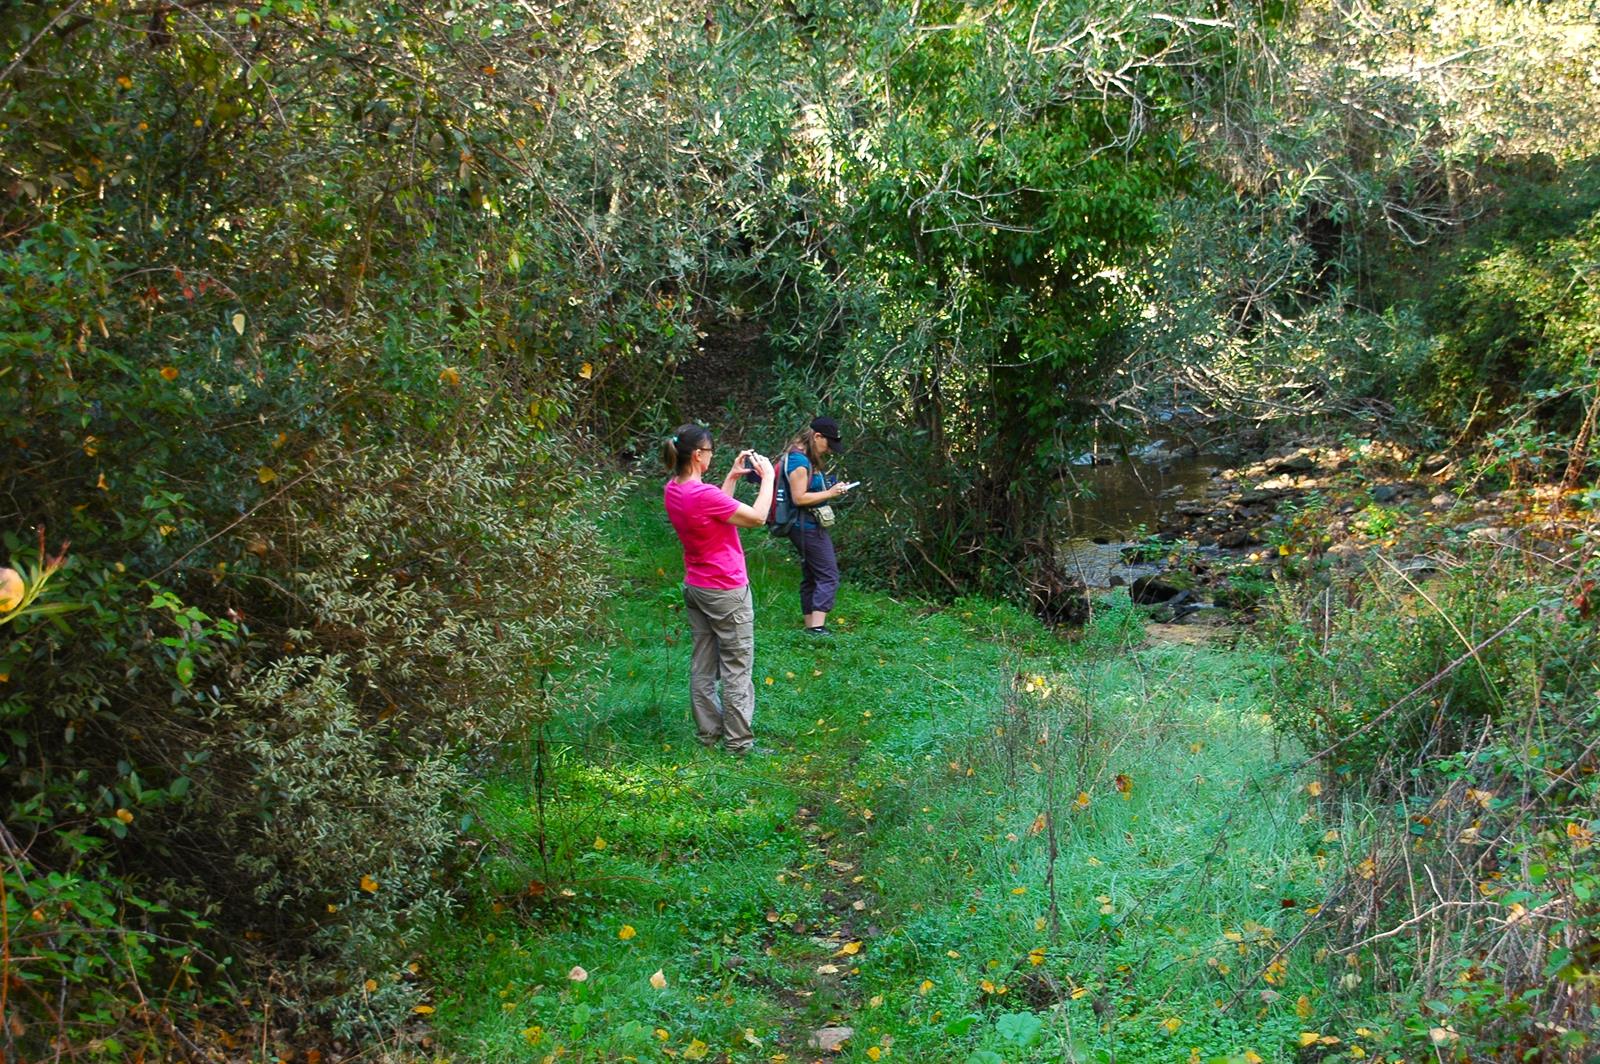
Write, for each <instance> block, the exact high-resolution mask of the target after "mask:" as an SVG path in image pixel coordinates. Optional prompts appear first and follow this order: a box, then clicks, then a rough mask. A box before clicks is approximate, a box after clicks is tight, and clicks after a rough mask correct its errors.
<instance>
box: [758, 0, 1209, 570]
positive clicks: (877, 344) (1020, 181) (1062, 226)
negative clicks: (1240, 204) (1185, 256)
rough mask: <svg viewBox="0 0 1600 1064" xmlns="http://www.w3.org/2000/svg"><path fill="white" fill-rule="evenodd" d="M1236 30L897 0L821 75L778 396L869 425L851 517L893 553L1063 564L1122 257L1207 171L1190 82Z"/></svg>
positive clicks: (1095, 12)
mask: <svg viewBox="0 0 1600 1064" xmlns="http://www.w3.org/2000/svg"><path fill="white" fill-rule="evenodd" d="M1230 33H1231V28H1230V24H1229V23H1228V22H1227V21H1226V20H1222V19H1218V18H1215V17H1214V16H1213V14H1212V13H1211V12H1210V11H1209V10H1208V9H1204V8H1203V6H1202V5H1194V6H1193V7H1190V6H1187V5H1183V4H1178V5H1159V4H1154V3H1139V4H1134V5H1109V4H1096V3H1075V4H1073V3H1069V4H1057V3H1024V4H964V3H963V4H926V3H923V4H915V5H888V6H886V7H883V8H881V9H879V10H878V11H877V13H876V15H875V17H874V18H873V20H872V21H871V22H870V24H867V25H865V26H864V28H863V30H862V31H861V32H859V33H857V34H856V35H855V36H854V39H855V40H856V41H858V42H859V43H858V47H857V49H856V51H855V52H854V53H853V54H852V55H851V56H850V57H849V61H848V63H845V62H842V61H841V62H840V63H839V64H838V68H837V69H838V73H837V75H836V76H830V77H829V79H828V80H827V81H826V82H820V80H819V84H820V85H821V90H819V91H817V92H816V93H815V95H814V98H813V101H812V102H810V103H809V104H808V105H806V106H805V107H804V108H803V110H802V123H801V127H800V129H799V136H798V138H797V139H798V141H799V145H798V146H799V149H800V153H799V157H798V159H797V167H798V169H799V171H800V172H801V173H803V174H804V175H805V176H806V179H807V180H808V181H810V182H811V183H812V185H813V188H814V189H815V193H814V195H813V198H812V201H811V204H812V207H811V217H809V218H807V219H806V221H807V223H808V224H809V225H810V227H811V228H810V230H809V232H812V233H820V234H821V235H820V239H819V241H818V246H817V248H816V250H815V251H813V252H811V254H810V256H809V260H808V261H809V263H810V267H811V268H810V269H809V271H807V272H804V273H803V274H802V275H801V280H802V282H803V286H797V288H798V291H799V292H800V293H801V296H800V298H801V299H802V300H804V301H809V302H810V303H812V304H813V307H814V309H813V313H812V314H811V315H810V316H809V317H807V318H806V319H804V320H803V321H800V322H798V323H797V326H796V327H795V328H794V329H792V330H790V331H789V332H787V333H786V334H785V337H784V339H785V340H787V341H788V342H789V351H790V358H791V362H790V366H791V373H790V375H789V377H788V378H787V379H788V381H789V383H790V385H791V386H792V387H791V388H790V389H789V390H788V391H785V392H784V393H783V401H784V403H785V404H787V405H790V406H793V407H794V408H795V409H794V410H793V411H792V414H793V416H794V417H795V418H798V416H799V415H800V414H802V413H803V412H804V409H805V405H806V404H812V408H813V409H814V408H815V404H819V403H825V404H827V405H829V406H830V407H831V408H832V409H833V410H834V411H835V412H838V413H841V414H842V415H843V416H844V417H845V418H846V419H847V420H849V421H850V422H851V423H852V430H853V431H854V432H856V433H858V434H860V436H861V437H864V440H863V447H862V448H861V451H860V452H858V453H860V454H861V456H860V458H859V459H853V461H855V462H856V465H854V466H853V468H854V469H856V470H858V471H859V472H861V473H862V475H866V476H869V477H870V479H871V480H872V482H873V488H872V493H871V494H872V500H873V501H872V503H871V505H870V506H866V507H865V508H864V509H862V510H860V511H858V512H859V518H857V519H855V520H854V521H853V523H854V524H855V530H854V531H853V532H852V536H851V539H852V542H853V545H854V547H855V549H856V550H858V551H859V552H861V553H862V554H865V555H868V556H871V557H872V558H873V560H874V562H875V563H876V564H877V568H878V571H880V572H882V573H885V574H887V575H888V577H889V578H890V579H903V580H906V581H908V582H910V583H913V584H918V585H920V586H922V587H924V588H925V589H927V590H939V591H944V592H949V591H952V590H965V589H968V588H971V587H974V586H980V585H981V586H988V587H991V588H994V589H1004V590H1006V591H1008V592H1011V591H1015V590H1017V589H1018V588H1019V587H1021V586H1022V585H1023V584H1029V585H1033V586H1035V588H1036V589H1037V590H1047V589H1048V585H1049V584H1050V582H1051V580H1052V576H1051V574H1049V573H1045V572H1037V571H1035V569H1036V568H1037V567H1038V566H1039V565H1045V566H1048V558H1049V556H1050V553H1051V551H1050V548H1049V543H1050V540H1051V539H1052V538H1053V536H1054V535H1055V527H1054V524H1055V522H1054V512H1053V508H1054V499H1055V498H1056V493H1057V490H1058V489H1059V486H1060V484H1061V483H1062V481H1063V479H1064V473H1063V470H1064V469H1065V468H1066V462H1067V460H1068V459H1069V458H1070V457H1071V455H1072V454H1073V453H1074V452H1075V448H1079V447H1081V446H1082V444H1083V442H1084V441H1085V439H1086V438H1087V437H1088V436H1089V434H1090V433H1091V431H1092V425H1093V420H1094V417H1095V399H1096V398H1097V396H1098V394H1099V389H1100V388H1101V386H1102V385H1103V383H1104V380H1105V375H1106V374H1107V372H1108V371H1109V370H1110V369H1111V368H1112V367H1114V366H1115V365H1116V364H1117V361H1118V359H1119V357H1120V353H1121V352H1122V350H1123V348H1124V345H1125V343H1126V337H1127V335H1128V328H1129V324H1130V322H1131V320H1132V318H1133V316H1134V315H1135V314H1136V313H1137V310H1138V305H1137V303H1136V302H1135V301H1134V299H1133V297H1134V296H1135V295H1136V290H1135V288H1134V287H1133V286H1132V284H1131V280H1132V277H1133V274H1132V271H1133V270H1134V269H1135V268H1137V267H1138V266H1139V265H1140V263H1141V262H1142V261H1143V259H1144V257H1145V256H1146V254H1147V253H1148V249H1149V248H1150V246H1151V244H1152V241H1153V240H1154V239H1155V238H1156V237H1157V236H1158V235H1159V233H1160V229H1159V222H1160V218H1161V214H1160V208H1161V205H1162V203H1163V202H1164V201H1165V200H1166V199H1167V198H1168V197H1169V196H1170V195H1172V194H1173V193H1175V192H1177V191H1178V190H1181V189H1183V188H1185V187H1186V186H1187V184H1188V183H1189V181H1190V180H1191V165H1190V164H1191V156H1190V153H1189V151H1188V149H1187V148H1186V147H1185V145H1184V143H1183V140H1182V138H1181V136H1179V127H1178V124H1177V122H1176V121H1175V118H1176V117H1178V116H1179V115H1180V114H1181V113H1182V111H1181V108H1179V107H1178V104H1179V102H1180V101H1182V100H1183V99H1184V98H1185V97H1186V95H1187V93H1188V91H1189V90H1188V89H1187V88H1186V83H1187V82H1188V81H1189V80H1190V79H1192V78H1193V77H1195V76H1197V74H1198V73H1199V72H1201V71H1204V70H1206V69H1207V68H1208V67H1209V66H1211V65H1212V64H1215V63H1216V62H1218V61H1219V57H1220V56H1221V55H1223V54H1225V53H1226V52H1227V50H1228V48H1229V45H1228V40H1229V36H1230ZM830 75H832V70H830ZM790 180H791V181H793V180H794V178H792V177H791V178H790ZM858 557H860V555H858Z"/></svg>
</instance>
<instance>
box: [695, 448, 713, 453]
mask: <svg viewBox="0 0 1600 1064" xmlns="http://www.w3.org/2000/svg"><path fill="white" fill-rule="evenodd" d="M695 450H697V451H705V452H706V453H707V454H710V453H711V448H710V447H696V448H695Z"/></svg>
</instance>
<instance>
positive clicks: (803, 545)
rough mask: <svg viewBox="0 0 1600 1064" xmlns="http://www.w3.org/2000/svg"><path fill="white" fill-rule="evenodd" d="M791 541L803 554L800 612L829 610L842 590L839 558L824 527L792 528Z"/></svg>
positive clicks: (801, 560) (796, 526) (790, 532)
mask: <svg viewBox="0 0 1600 1064" xmlns="http://www.w3.org/2000/svg"><path fill="white" fill-rule="evenodd" d="M789 542H790V543H793V544H794V549H795V550H796V551H798V552H799V554H800V612H801V613H827V612H828V611H829V610H831V609H833V597H834V595H835V594H836V593H837V592H838V590H839V559H838V558H837V557H835V556H834V553H833V539H832V538H831V537H830V536H829V535H828V530H827V529H825V528H801V527H800V526H799V525H795V526H794V527H793V528H791V529H789Z"/></svg>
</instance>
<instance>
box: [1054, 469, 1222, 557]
mask: <svg viewBox="0 0 1600 1064" xmlns="http://www.w3.org/2000/svg"><path fill="white" fill-rule="evenodd" d="M1218 468H1219V465H1218V462H1217V460H1215V459H1211V458H1206V457H1204V456H1175V455H1171V454H1170V453H1168V452H1165V451H1163V450H1162V445H1161V442H1160V441H1157V442H1156V443H1153V444H1150V445H1148V446H1146V447H1142V448H1139V449H1137V450H1135V451H1133V452H1132V453H1130V454H1128V455H1119V456H1117V457H1116V458H1115V459H1114V460H1112V461H1110V462H1106V463H1104V464H1095V465H1088V464H1074V465H1073V466H1072V467H1071V468H1070V478H1071V481H1072V485H1071V486H1069V487H1068V489H1067V491H1068V497H1067V511H1068V517H1067V532H1068V534H1067V538H1066V539H1065V540H1064V541H1063V542H1062V543H1061V546H1060V555H1059V556H1060V559H1061V562H1062V564H1063V565H1064V566H1065V567H1066V568H1067V570H1068V571H1069V572H1070V573H1071V574H1072V575H1074V576H1077V577H1079V578H1080V579H1082V580H1083V582H1084V583H1085V584H1086V585H1087V586H1089V587H1092V588H1104V587H1112V586H1116V585H1117V584H1131V583H1132V582H1133V581H1134V580H1135V579H1137V578H1139V577H1141V576H1154V575H1156V574H1158V573H1160V572H1161V571H1162V569H1163V566H1162V565H1161V564H1159V563H1158V562H1129V561H1127V560H1126V558H1125V554H1124V551H1125V548H1128V547H1132V546H1135V545H1137V544H1138V543H1139V542H1140V540H1141V539H1143V538H1144V537H1145V536H1147V535H1148V534H1150V533H1151V532H1154V531H1155V530H1156V529H1157V528H1158V527H1160V525H1161V521H1162V518H1163V517H1166V516H1168V515H1169V514H1171V512H1172V511H1173V509H1174V508H1175V507H1176V506H1177V505H1178V504H1179V503H1181V502H1189V501H1193V500H1199V499H1203V498H1204V497H1205V496H1206V493H1207V489H1208V487H1209V486H1210V485H1211V482H1212V475H1213V474H1214V473H1216V471H1217V469H1218Z"/></svg>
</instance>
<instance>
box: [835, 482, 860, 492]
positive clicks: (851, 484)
mask: <svg viewBox="0 0 1600 1064" xmlns="http://www.w3.org/2000/svg"><path fill="white" fill-rule="evenodd" d="M860 486H861V481H859V480H847V481H845V482H844V483H843V484H840V485H839V488H840V490H842V491H850V490H852V489H854V488H859V487H860Z"/></svg>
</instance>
